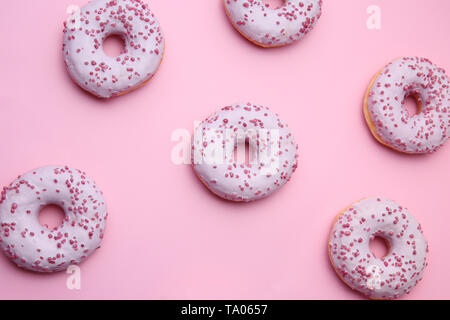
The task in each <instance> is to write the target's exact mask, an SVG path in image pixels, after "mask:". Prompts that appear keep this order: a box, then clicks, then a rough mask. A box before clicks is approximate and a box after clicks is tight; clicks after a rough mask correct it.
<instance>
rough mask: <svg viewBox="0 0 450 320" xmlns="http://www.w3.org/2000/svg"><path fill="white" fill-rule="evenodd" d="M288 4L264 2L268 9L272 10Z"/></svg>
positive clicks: (284, 0)
mask: <svg viewBox="0 0 450 320" xmlns="http://www.w3.org/2000/svg"><path fill="white" fill-rule="evenodd" d="M285 3H286V0H264V4H265V5H266V7H269V8H270V9H279V8H281V7H282V6H284V4H285Z"/></svg>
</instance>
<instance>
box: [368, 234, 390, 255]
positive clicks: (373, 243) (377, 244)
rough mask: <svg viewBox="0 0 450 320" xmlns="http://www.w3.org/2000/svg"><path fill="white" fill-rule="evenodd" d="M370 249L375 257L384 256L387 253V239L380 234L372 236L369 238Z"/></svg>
mask: <svg viewBox="0 0 450 320" xmlns="http://www.w3.org/2000/svg"><path fill="white" fill-rule="evenodd" d="M369 247H370V251H371V252H372V254H373V255H374V256H375V257H376V258H384V257H386V256H387V255H388V253H389V247H390V246H389V241H388V240H387V239H385V238H383V237H380V236H374V237H372V238H371V239H370V243H369Z"/></svg>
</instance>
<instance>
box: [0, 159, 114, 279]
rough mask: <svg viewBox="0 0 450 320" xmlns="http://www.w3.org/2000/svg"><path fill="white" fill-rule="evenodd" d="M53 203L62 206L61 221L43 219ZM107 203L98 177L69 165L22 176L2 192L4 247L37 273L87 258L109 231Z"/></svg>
mask: <svg viewBox="0 0 450 320" xmlns="http://www.w3.org/2000/svg"><path fill="white" fill-rule="evenodd" d="M48 204H54V205H57V206H59V207H61V208H62V209H63V210H64V212H65V218H64V221H63V223H62V225H61V226H59V227H57V228H54V229H51V230H50V229H48V228H46V227H43V226H42V225H41V224H40V223H39V218H38V216H39V211H40V209H41V208H42V207H43V206H45V205H48ZM107 216H108V214H107V209H106V203H105V200H104V198H103V195H102V192H101V191H100V190H99V189H98V188H97V186H96V185H95V183H94V181H92V180H91V179H89V178H88V177H87V175H86V174H85V173H84V172H82V171H79V170H76V169H72V168H69V167H67V166H62V167H59V166H47V167H41V168H39V169H36V170H33V171H30V172H28V173H25V174H24V175H22V176H19V177H18V178H17V179H16V180H15V181H14V182H12V183H11V184H10V185H9V186H8V187H5V188H3V191H2V192H1V195H0V247H1V248H2V250H3V252H4V253H5V254H6V256H7V257H8V258H10V259H11V260H12V261H13V262H14V263H15V264H17V265H18V266H19V267H22V268H25V269H28V270H31V271H36V272H55V271H60V270H65V269H66V268H67V267H69V266H70V265H73V264H78V263H80V262H82V261H83V260H85V259H86V258H87V257H88V256H89V255H90V254H92V253H93V252H94V251H95V250H96V249H97V248H99V247H100V243H101V241H102V238H103V234H104V232H105V225H106V219H107Z"/></svg>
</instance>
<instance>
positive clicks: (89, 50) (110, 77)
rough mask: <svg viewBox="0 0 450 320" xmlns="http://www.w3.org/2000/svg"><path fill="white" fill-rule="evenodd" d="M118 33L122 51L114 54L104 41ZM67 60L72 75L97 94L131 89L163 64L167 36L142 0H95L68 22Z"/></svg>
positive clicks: (126, 91)
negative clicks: (123, 44)
mask: <svg viewBox="0 0 450 320" xmlns="http://www.w3.org/2000/svg"><path fill="white" fill-rule="evenodd" d="M111 35H118V36H120V37H121V38H122V39H123V41H124V43H125V49H124V52H123V53H122V54H121V55H119V56H117V57H110V56H108V55H107V54H106V53H105V52H104V51H103V42H104V40H105V39H106V38H108V37H109V36H111ZM63 52H64V61H65V64H66V67H67V70H68V72H69V74H70V77H71V78H72V79H73V80H74V81H75V83H77V84H78V85H79V86H80V87H81V88H83V89H84V90H86V91H88V92H90V93H91V94H93V95H95V96H97V97H99V98H111V97H115V96H119V95H123V94H125V93H128V92H130V91H132V90H134V89H136V88H138V87H140V86H142V85H144V84H145V83H146V82H147V81H149V80H150V79H151V78H152V77H153V75H154V74H155V73H156V71H157V70H158V68H159V65H160V64H161V61H162V58H163V54H164V37H163V34H162V30H161V27H160V25H159V22H158V20H156V18H155V16H154V15H153V13H152V12H151V11H150V9H149V7H148V5H147V4H145V3H144V2H143V1H141V0H93V1H92V2H89V3H88V4H87V5H85V6H84V7H82V8H81V9H80V10H78V11H76V12H75V13H74V14H73V15H72V16H71V17H70V18H69V19H68V20H67V21H66V22H65V23H64V43H63Z"/></svg>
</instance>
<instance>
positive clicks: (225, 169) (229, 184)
mask: <svg viewBox="0 0 450 320" xmlns="http://www.w3.org/2000/svg"><path fill="white" fill-rule="evenodd" d="M244 141H246V142H247V143H248V145H249V149H250V152H251V153H252V156H251V157H250V161H249V162H248V163H245V162H242V163H240V162H239V161H238V160H235V157H234V150H235V148H236V146H237V145H239V144H240V142H241V143H242V142H244ZM244 145H245V144H244ZM297 149H298V147H297V144H296V142H295V139H294V137H293V135H292V133H291V131H290V129H289V128H288V127H287V125H286V124H285V123H284V122H282V121H281V120H280V118H279V117H278V115H276V114H274V113H272V112H271V111H270V110H269V109H268V108H266V107H262V106H257V105H253V104H250V103H247V104H235V105H232V106H227V107H224V108H222V109H220V110H219V111H217V112H215V113H214V114H212V115H211V116H210V117H208V118H207V119H206V120H204V121H203V122H202V123H201V124H200V125H199V127H197V128H196V130H195V133H194V137H193V139H192V164H193V168H194V171H195V172H196V174H197V176H198V177H199V178H200V180H201V181H202V182H203V183H204V184H205V185H206V186H207V187H208V189H210V190H211V191H212V192H213V193H215V194H216V195H218V196H219V197H222V198H224V199H227V200H232V201H245V202H248V201H253V200H258V199H261V198H264V197H267V196H269V195H270V194H271V193H273V192H274V191H276V190H277V189H279V188H281V187H282V186H283V185H284V184H285V183H286V182H287V181H289V180H290V178H291V175H292V174H293V173H294V171H295V170H296V168H297V157H298V155H297Z"/></svg>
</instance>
